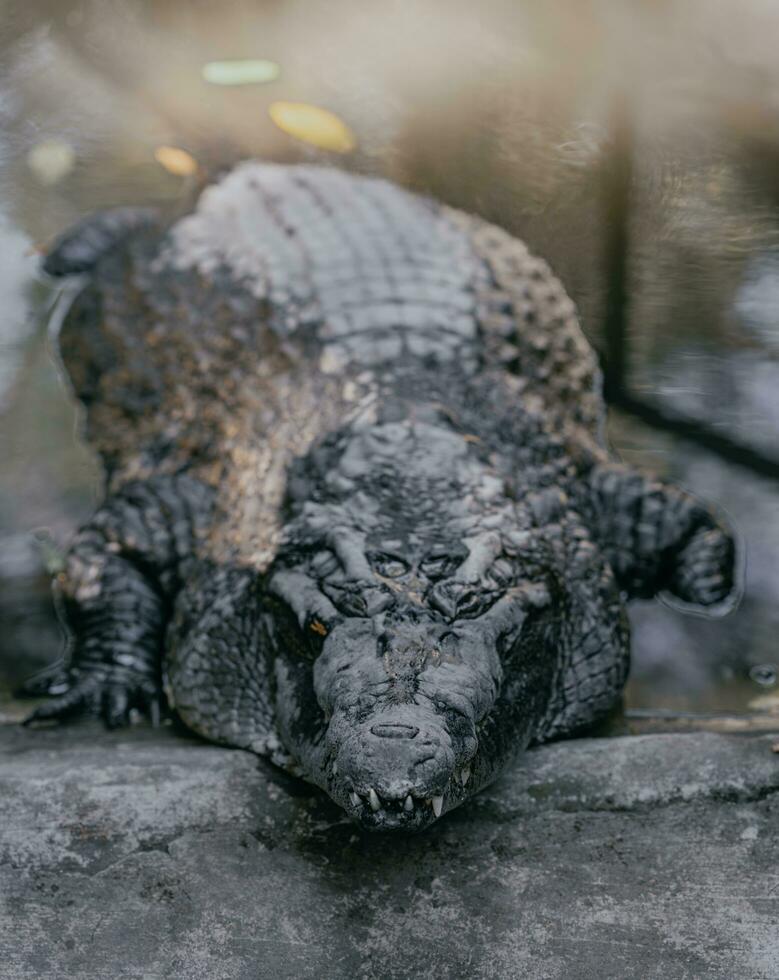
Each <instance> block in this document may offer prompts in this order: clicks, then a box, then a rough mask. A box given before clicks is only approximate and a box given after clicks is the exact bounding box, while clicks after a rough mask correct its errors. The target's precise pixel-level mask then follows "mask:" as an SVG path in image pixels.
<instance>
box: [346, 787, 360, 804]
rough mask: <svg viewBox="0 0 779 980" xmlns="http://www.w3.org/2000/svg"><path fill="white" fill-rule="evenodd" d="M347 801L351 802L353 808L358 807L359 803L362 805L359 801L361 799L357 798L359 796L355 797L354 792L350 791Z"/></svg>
mask: <svg viewBox="0 0 779 980" xmlns="http://www.w3.org/2000/svg"><path fill="white" fill-rule="evenodd" d="M349 799H350V800H351V801H352V804H353V805H354V806H359V805H360V803H362V800H361V799H360V797H359V796H358V795H357V794H356V793H355V792H354V790H352V792H351V793H350V794H349Z"/></svg>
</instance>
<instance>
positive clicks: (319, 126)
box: [268, 102, 357, 153]
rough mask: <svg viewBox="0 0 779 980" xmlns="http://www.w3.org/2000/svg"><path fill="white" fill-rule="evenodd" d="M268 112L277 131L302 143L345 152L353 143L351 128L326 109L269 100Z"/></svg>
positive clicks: (352, 146)
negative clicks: (270, 101) (270, 102)
mask: <svg viewBox="0 0 779 980" xmlns="http://www.w3.org/2000/svg"><path fill="white" fill-rule="evenodd" d="M268 112H269V113H270V117H271V119H272V120H273V122H274V123H276V125H277V126H278V127H279V129H280V130H282V131H283V132H285V133H287V134H288V135H289V136H294V137H295V138H296V139H299V140H303V142H304V143H311V144H312V145H313V146H319V147H321V148H322V149H323V150H333V152H335V153H349V152H350V150H353V149H354V148H355V146H356V145H357V141H356V140H355V138H354V134H353V133H352V131H351V129H349V127H348V126H347V125H346V123H345V122H343V120H341V119H339V118H338V116H336V115H335V113H334V112H330V111H329V110H328V109H320V108H319V106H315V105H309V104H308V103H306V102H273V103H272V104H271V106H270V107H269V109H268Z"/></svg>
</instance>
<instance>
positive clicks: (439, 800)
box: [430, 796, 444, 817]
mask: <svg viewBox="0 0 779 980" xmlns="http://www.w3.org/2000/svg"><path fill="white" fill-rule="evenodd" d="M430 802H431V803H432V804H433V813H434V814H435V815H436V816H437V817H440V816H441V811H442V810H443V808H444V798H443V796H434V797H433V799H432V800H431V801H430Z"/></svg>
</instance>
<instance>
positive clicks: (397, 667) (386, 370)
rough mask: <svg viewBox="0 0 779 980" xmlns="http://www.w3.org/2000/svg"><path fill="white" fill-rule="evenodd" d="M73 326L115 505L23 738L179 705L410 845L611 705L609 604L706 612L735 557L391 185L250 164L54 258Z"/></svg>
mask: <svg viewBox="0 0 779 980" xmlns="http://www.w3.org/2000/svg"><path fill="white" fill-rule="evenodd" d="M43 268H44V270H45V272H46V273H48V274H49V275H50V276H55V277H62V276H65V277H70V276H78V277H79V278H78V279H76V280H74V282H75V283H77V284H78V285H77V288H76V289H75V290H74V292H75V293H76V295H75V298H74V299H73V300H72V302H71V305H70V308H69V310H68V312H67V314H66V315H65V316H64V317H63V322H62V324H61V329H60V332H59V352H60V357H61V362H62V364H63V365H64V367H65V370H66V372H67V375H68V376H69V378H70V382H71V383H72V387H73V389H74V391H75V394H76V395H77V397H78V398H79V399H80V401H81V402H82V403H83V405H84V406H85V429H86V437H87V439H88V441H89V443H90V444H91V445H92V446H93V447H94V448H95V449H96V451H97V452H98V453H99V455H100V457H101V459H102V463H103V466H104V471H105V497H104V502H103V504H102V506H100V507H99V509H98V510H97V511H96V513H95V514H94V516H93V517H92V518H91V519H90V520H89V521H88V522H87V523H86V524H85V525H84V526H83V527H82V528H81V529H80V530H79V531H78V532H77V534H76V536H75V539H74V541H73V542H72V545H71V547H70V549H69V552H68V554H67V558H66V561H65V564H64V567H63V570H62V571H61V572H60V573H59V574H58V575H57V576H56V578H55V581H54V589H55V595H56V601H57V606H58V609H59V611H60V614H61V617H62V619H63V622H64V624H65V625H66V627H67V632H68V636H69V645H68V648H67V651H66V655H65V658H64V660H63V661H62V664H61V667H60V668H59V669H58V670H57V671H55V672H53V673H50V674H48V675H47V676H46V678H44V679H43V680H41V679H38V680H37V681H33V682H32V683H31V684H30V685H29V686H28V693H35V694H38V695H41V694H47V695H49V699H48V700H46V701H44V702H43V703H42V704H41V705H40V706H39V707H38V708H37V709H36V710H35V711H34V712H33V713H32V715H31V716H30V720H31V721H34V722H42V721H49V720H53V719H64V718H66V717H70V716H74V715H77V714H80V713H84V712H87V713H94V714H97V715H99V716H101V717H102V718H103V719H104V720H105V722H106V723H107V724H108V725H109V726H119V725H123V724H127V723H128V721H129V720H132V718H133V717H135V716H137V714H138V712H145V713H148V714H149V715H151V716H152V718H153V719H157V718H158V717H159V715H160V712H161V711H165V710H170V711H172V712H175V713H176V714H177V715H178V717H179V718H180V719H181V720H182V721H183V722H184V723H185V725H187V726H189V728H191V729H193V730H194V731H195V732H197V733H199V734H200V735H202V736H204V737H205V738H207V739H209V740H212V741H214V742H218V743H222V744H227V745H232V746H238V747H240V748H243V749H248V750H250V751H252V752H255V753H258V754H259V755H262V756H265V757H267V758H269V759H271V760H272V761H273V762H274V763H276V764H277V765H279V766H283V767H285V768H287V769H288V770H290V771H291V772H294V773H295V774H297V775H299V776H301V777H303V778H304V779H306V780H308V781H309V782H311V783H313V784H315V785H316V786H318V787H321V789H323V790H324V791H325V792H326V793H327V794H329V796H330V797H331V798H332V799H333V800H334V801H335V803H337V804H338V805H339V806H340V807H341V808H342V809H343V810H344V811H346V813H347V814H349V816H351V817H352V818H354V819H355V820H356V821H357V822H358V823H359V824H360V825H361V826H362V827H363V828H365V829H367V830H401V831H403V830H408V831H417V830H421V829H423V828H426V827H428V826H429V825H431V824H432V823H433V822H434V821H435V820H436V819H437V818H439V817H440V816H441V815H442V814H443V813H445V812H447V811H449V810H451V809H453V808H454V807H456V806H458V805H459V804H461V803H462V802H463V801H465V800H466V799H468V798H469V797H471V796H472V795H473V794H475V793H477V792H478V791H479V790H480V789H481V788H482V787H484V786H485V785H486V784H487V783H489V782H490V781H492V780H493V779H495V778H496V776H497V775H498V774H499V773H500V772H501V770H502V769H504V767H505V766H506V765H507V763H508V762H509V761H510V760H512V759H513V758H515V757H516V756H517V755H518V754H519V753H521V752H522V751H523V750H524V749H525V748H527V747H528V746H531V745H533V744H537V743H540V742H544V741H547V740H550V739H556V738H561V737H563V736H569V735H575V734H577V733H579V732H581V731H583V730H584V729H586V728H587V727H588V726H591V725H593V724H594V723H595V722H597V721H598V720H599V719H601V718H603V717H604V716H606V715H607V714H608V713H609V712H610V711H612V710H613V708H614V706H615V704H616V703H617V702H618V701H619V698H620V692H621V690H622V688H623V685H624V683H625V680H626V677H627V674H628V666H629V646H630V644H629V629H628V623H627V619H626V602H627V601H628V600H629V599H631V598H634V597H644V598H646V597H651V596H655V595H657V594H659V593H661V594H667V595H669V596H672V597H675V599H676V601H678V603H679V604H680V605H682V606H683V607H686V606H690V607H694V608H700V607H710V608H713V609H722V608H723V604H727V603H728V602H729V601H731V599H732V597H733V595H734V593H735V592H736V591H737V585H736V579H737V577H738V576H737V575H736V574H735V572H734V565H735V554H736V548H735V544H734V536H733V533H732V532H731V530H730V529H729V528H728V526H727V525H726V523H725V522H724V521H723V519H722V518H721V516H719V515H718V514H717V513H716V511H714V510H713V509H712V508H710V507H709V506H707V505H706V504H704V503H702V502H701V501H699V500H698V499H696V498H695V497H693V496H691V495H690V494H688V493H686V492H684V491H682V490H681V489H678V488H675V487H674V486H672V485H669V484H666V483H664V482H661V481H659V480H658V479H655V478H653V477H652V476H651V475H648V474H643V473H640V472H638V471H636V470H633V469H631V468H629V467H627V466H625V465H623V464H622V463H620V462H619V461H617V460H616V459H614V458H613V457H612V455H611V454H610V452H609V448H608V446H607V442H606V439H605V436H604V431H603V428H604V417H605V409H604V404H603V401H602V397H601V393H600V387H601V382H600V373H599V369H598V365H597V361H596V358H595V355H594V353H593V351H592V349H591V347H590V346H589V344H588V343H587V341H586V340H585V338H584V336H583V334H582V332H581V329H580V326H579V323H578V319H577V314H576V310H575V307H574V304H573V302H572V301H571V300H570V298H569V297H568V296H567V295H566V293H565V291H564V289H563V287H562V286H561V284H560V282H559V281H558V280H557V279H556V278H555V277H554V275H553V274H552V272H551V270H550V268H549V266H548V265H547V263H546V262H544V261H543V260H542V259H540V258H538V257H535V256H534V255H532V254H531V253H530V252H529V250H528V248H527V247H526V245H525V244H524V243H523V242H522V241H520V240H519V239H517V238H515V237H513V236H511V235H510V234H508V233H507V232H506V231H503V230H501V229H500V228H499V227H496V226H495V225H493V224H490V223H488V222H486V221H484V220H482V219H480V218H478V217H475V216H471V215H468V214H466V213H463V212H461V211H458V210H455V209H453V208H451V207H448V206H445V205H443V204H441V203H438V202H436V201H434V200H430V199H428V198H426V197H423V196H420V195H417V194H414V193H412V192H410V191H407V190H405V189H402V188H400V187H398V186H396V185H394V184H392V183H390V182H388V181H385V180H382V179H378V178H375V177H368V176H358V175H353V174H349V173H346V172H343V171H339V170H336V169H331V168H328V167H319V166H315V165H282V164H272V163H263V162H256V161H252V162H245V163H243V164H239V165H238V166H237V167H235V168H234V169H233V170H231V171H230V172H229V173H227V174H226V175H223V176H221V177H220V178H218V179H216V180H214V181H212V182H210V183H209V184H208V186H206V187H205V188H204V189H202V191H201V192H200V193H199V194H198V195H197V198H196V200H195V201H194V202H193V204H192V206H191V208H189V209H188V210H187V213H185V214H183V216H182V215H181V214H180V215H179V216H177V217H171V216H166V215H164V214H162V213H161V212H160V211H157V210H155V209H152V208H127V207H125V208H116V209H112V210H108V211H105V212H101V213H98V214H96V215H92V216H90V217H87V218H86V219H84V220H83V221H82V222H81V223H80V224H78V225H76V226H75V228H73V229H71V230H69V231H67V232H65V233H64V234H63V235H62V236H60V238H59V239H58V240H57V241H56V242H55V244H54V245H53V247H52V248H51V250H50V251H49V252H48V254H47V255H46V257H45V259H44V262H43Z"/></svg>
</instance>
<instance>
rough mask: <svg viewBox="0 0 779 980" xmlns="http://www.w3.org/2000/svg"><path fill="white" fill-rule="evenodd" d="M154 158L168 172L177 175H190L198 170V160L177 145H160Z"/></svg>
mask: <svg viewBox="0 0 779 980" xmlns="http://www.w3.org/2000/svg"><path fill="white" fill-rule="evenodd" d="M154 159H155V160H156V161H157V163H159V164H160V165H161V166H163V167H164V168H165V169H166V170H167V171H168V173H170V174H175V175H176V176H177V177H189V176H190V174H193V173H195V172H196V170H197V160H196V159H195V158H194V157H193V156H192V154H191V153H187V151H186V150H181V149H179V147H177V146H158V147H157V149H156V150H155V151H154Z"/></svg>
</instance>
